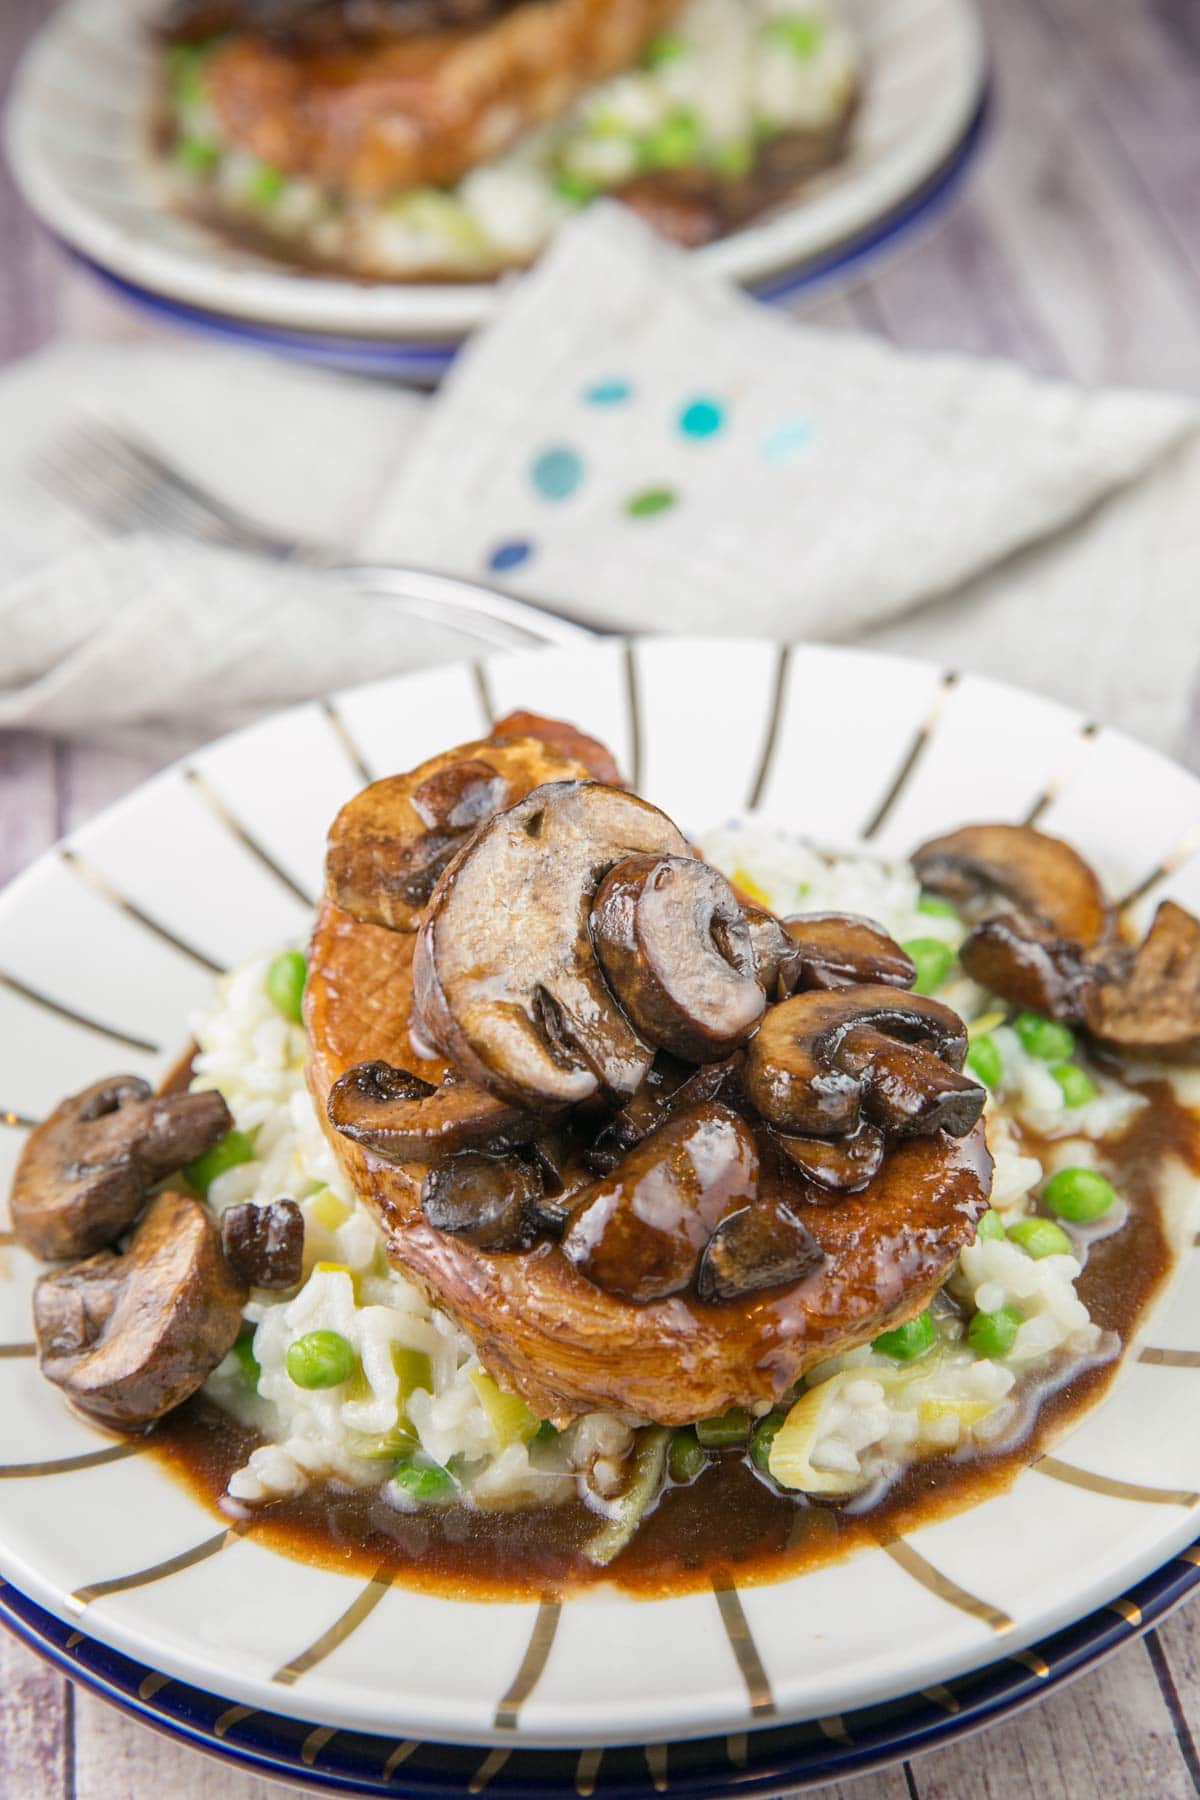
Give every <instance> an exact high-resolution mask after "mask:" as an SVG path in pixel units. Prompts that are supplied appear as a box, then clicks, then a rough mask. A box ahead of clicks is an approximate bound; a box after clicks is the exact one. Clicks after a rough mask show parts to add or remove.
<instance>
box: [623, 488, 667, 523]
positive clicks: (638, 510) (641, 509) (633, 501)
mask: <svg viewBox="0 0 1200 1800" xmlns="http://www.w3.org/2000/svg"><path fill="white" fill-rule="evenodd" d="M678 498H679V496H678V494H677V493H676V492H675V490H674V489H673V488H665V487H661V488H643V489H642V491H641V493H640V494H631V495H630V496H629V499H628V500H627V501H626V502H625V511H626V512H627V513H628V514H629V516H630V518H631V519H652V518H654V517H655V515H656V514H657V513H664V512H667V511H669V510H670V508H671V507H672V506H674V504H675V502H676V500H678Z"/></svg>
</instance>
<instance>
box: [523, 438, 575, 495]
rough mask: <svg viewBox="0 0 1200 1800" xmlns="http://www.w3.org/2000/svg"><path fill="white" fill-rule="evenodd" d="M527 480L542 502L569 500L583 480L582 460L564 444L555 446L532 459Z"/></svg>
mask: <svg viewBox="0 0 1200 1800" xmlns="http://www.w3.org/2000/svg"><path fill="white" fill-rule="evenodd" d="M529 479H530V480H531V481H532V482H533V485H534V487H535V488H536V489H537V491H538V493H539V494H541V496H542V498H543V499H544V500H569V499H570V497H571V495H572V494H573V493H574V492H575V489H576V488H577V487H578V486H579V484H580V482H581V481H582V480H583V458H582V457H581V456H580V455H579V454H578V452H577V451H575V450H571V449H569V448H568V447H567V445H565V444H555V445H554V446H553V447H552V448H551V449H549V450H543V451H542V452H541V453H540V454H539V455H538V456H535V457H534V459H533V465H532V467H531V468H530V471H529Z"/></svg>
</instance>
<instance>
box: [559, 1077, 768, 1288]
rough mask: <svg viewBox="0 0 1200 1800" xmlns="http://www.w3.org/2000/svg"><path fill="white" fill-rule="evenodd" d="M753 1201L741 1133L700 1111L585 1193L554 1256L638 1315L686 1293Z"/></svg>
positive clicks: (747, 1141) (735, 1121)
mask: <svg viewBox="0 0 1200 1800" xmlns="http://www.w3.org/2000/svg"><path fill="white" fill-rule="evenodd" d="M757 1192H758V1150H757V1147H756V1145H755V1142H754V1137H753V1134H752V1132H751V1130H750V1127H749V1126H748V1125H747V1124H746V1122H745V1120H744V1119H742V1118H741V1117H740V1116H739V1115H738V1114H737V1113H735V1112H734V1111H733V1110H732V1108H730V1107H728V1106H722V1105H721V1104H720V1102H719V1101H709V1102H708V1103H707V1104H706V1105H703V1106H695V1107H692V1108H691V1109H690V1110H689V1111H687V1112H684V1113H680V1114H677V1115H676V1117H675V1118H673V1119H670V1120H668V1122H667V1123H666V1124H665V1125H661V1126H660V1127H659V1129H658V1130H657V1131H654V1132H652V1133H651V1134H650V1136H649V1137H648V1138H644V1139H643V1140H642V1142H641V1143H640V1144H638V1145H637V1146H636V1147H635V1148H634V1149H632V1150H631V1151H630V1152H629V1154H628V1155H627V1156H626V1157H625V1159H624V1160H623V1162H621V1164H620V1165H619V1166H618V1167H617V1168H616V1169H615V1170H614V1171H613V1173H612V1174H611V1175H609V1176H606V1177H605V1178H604V1179H603V1180H601V1181H598V1182H596V1183H595V1184H594V1185H593V1186H592V1187H591V1188H590V1189H588V1190H585V1192H584V1194H583V1195H582V1196H581V1197H580V1199H579V1201H578V1202H577V1204H576V1207H575V1210H574V1212H573V1214H572V1216H571V1221H570V1224H569V1225H568V1227H567V1231H566V1234H565V1236H564V1237H563V1241H562V1247H563V1251H564V1254H565V1255H566V1256H567V1258H568V1260H569V1261H570V1262H572V1263H574V1265H575V1267H576V1268H577V1269H578V1270H579V1271H580V1273H581V1274H583V1275H586V1276H587V1278H588V1280H589V1281H592V1282H594V1283H595V1285H596V1286H597V1287H599V1288H603V1289H604V1290H605V1292H606V1293H610V1294H616V1295H618V1296H619V1297H620V1298H621V1299H623V1300H630V1301H632V1302H633V1304H634V1305H635V1306H643V1305H645V1304H646V1303H647V1302H648V1301H651V1300H661V1299H664V1298H665V1297H666V1296H667V1295H669V1294H678V1293H682V1292H683V1291H684V1289H686V1288H688V1287H690V1286H691V1284H692V1282H693V1280H694V1279H695V1276H696V1270H697V1268H698V1267H699V1264H700V1257H701V1255H702V1253H703V1251H704V1247H705V1245H706V1244H707V1242H708V1240H709V1238H710V1237H711V1236H712V1233H713V1231H714V1230H715V1228H716V1227H717V1225H719V1224H720V1222H721V1220H722V1219H723V1218H724V1217H725V1216H726V1214H727V1213H731V1212H736V1211H737V1210H738V1209H739V1208H740V1207H743V1206H746V1205H748V1204H749V1203H750V1202H751V1201H752V1200H753V1199H754V1197H755V1195H756V1194H757Z"/></svg>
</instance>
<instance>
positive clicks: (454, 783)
mask: <svg viewBox="0 0 1200 1800" xmlns="http://www.w3.org/2000/svg"><path fill="white" fill-rule="evenodd" d="M586 773H587V770H586V768H585V767H584V765H583V763H582V762H580V761H578V760H577V759H575V758H571V757H566V756H561V755H559V754H558V753H557V752H556V751H554V750H552V749H551V748H549V747H548V746H547V744H546V743H545V742H544V741H542V740H539V739H537V738H534V737H523V738H510V739H506V740H505V742H503V743H493V742H492V741H491V740H490V739H484V740H481V741H480V742H478V743H473V744H462V745H460V746H459V748H458V749H457V750H449V751H447V752H446V753H445V755H443V756H435V757H432V758H431V759H430V760H429V761H428V762H424V763H421V764H420V766H419V767H418V768H415V769H412V770H410V772H409V773H408V774H406V775H388V776H385V777H384V779H383V780H382V781H373V782H372V783H371V785H370V786H369V787H365V788H363V790H362V791H361V793H358V794H356V795H355V796H354V798H353V800H349V801H347V803H346V805H345V806H343V808H342V810H341V812H340V813H339V814H338V816H337V818H336V819H335V820H334V822H333V825H332V828H331V829H330V833H329V843H328V848H327V851H326V858H325V891H326V893H327V894H328V896H329V898H330V899H331V900H332V901H333V903H334V905H335V906H339V907H341V908H342V910H343V911H344V912H348V913H350V914H351V915H352V916H353V917H354V918H356V919H360V920H362V921H363V922H364V923H366V924H374V925H386V926H388V927H390V929H391V930H393V931H415V930H416V929H417V927H418V925H419V924H420V923H421V915H422V912H423V909H424V907H425V903H426V901H427V900H428V899H429V896H430V894H431V893H432V892H433V888H434V884H435V883H436V881H437V879H438V876H439V875H440V874H441V872H442V870H443V869H444V868H445V867H446V865H447V863H448V862H450V860H451V859H452V858H453V857H454V856H456V855H457V853H458V852H459V851H460V850H461V849H462V847H463V845H464V844H465V843H466V842H467V841H468V840H469V839H470V837H471V835H472V834H473V833H474V832H475V831H477V830H478V829H479V827H480V826H481V825H482V824H483V823H484V822H485V821H486V820H487V819H490V818H491V817H492V816H493V814H495V813H497V812H499V811H500V810H501V809H502V808H503V807H506V806H511V805H512V804H513V802H514V801H516V800H519V799H521V797H522V795H524V794H527V793H528V792H529V790H530V789H531V788H535V787H538V786H539V785H540V784H541V783H542V782H546V781H563V780H570V779H572V778H574V777H577V776H582V775H586Z"/></svg>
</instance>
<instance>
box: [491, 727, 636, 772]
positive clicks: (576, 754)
mask: <svg viewBox="0 0 1200 1800" xmlns="http://www.w3.org/2000/svg"><path fill="white" fill-rule="evenodd" d="M513 738H536V739H537V741H538V743H539V744H545V745H546V747H547V749H550V750H553V751H554V752H555V754H556V755H558V756H563V757H566V758H567V759H568V760H569V761H571V762H577V763H582V764H583V766H584V768H585V769H586V770H587V772H588V774H589V775H591V776H592V777H593V778H594V779H595V780H596V781H603V782H604V783H605V785H606V786H608V787H624V786H625V782H624V779H623V777H622V775H621V771H620V769H619V768H618V767H617V764H616V759H615V757H614V756H613V753H612V751H611V750H610V749H609V748H608V746H607V744H602V743H601V742H600V740H599V738H594V737H589V736H588V734H587V732H586V731H580V729H579V727H578V726H577V725H569V724H568V723H567V721H566V720H565V719H548V718H546V716H545V715H544V714H543V713H535V712H510V713H505V715H504V717H503V718H502V719H497V720H496V723H495V724H494V725H493V726H492V736H491V742H492V743H493V744H506V743H509V742H510V741H511V740H512V739H513Z"/></svg>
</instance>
